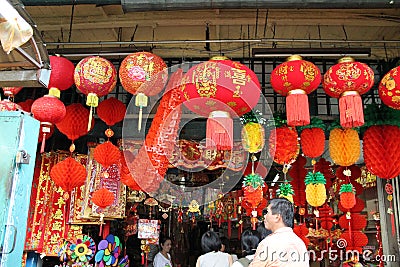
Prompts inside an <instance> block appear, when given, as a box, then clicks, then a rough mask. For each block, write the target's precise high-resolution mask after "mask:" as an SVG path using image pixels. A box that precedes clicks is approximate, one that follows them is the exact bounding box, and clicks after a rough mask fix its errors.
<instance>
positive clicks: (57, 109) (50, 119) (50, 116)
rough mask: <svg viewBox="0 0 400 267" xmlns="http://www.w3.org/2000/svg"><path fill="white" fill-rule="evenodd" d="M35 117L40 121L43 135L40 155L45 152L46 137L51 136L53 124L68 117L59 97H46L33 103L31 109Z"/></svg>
mask: <svg viewBox="0 0 400 267" xmlns="http://www.w3.org/2000/svg"><path fill="white" fill-rule="evenodd" d="M31 112H32V114H33V117H34V118H35V119H37V120H39V121H40V128H41V129H40V130H41V132H42V133H43V137H42V146H41V148H40V153H43V152H44V147H45V140H46V135H47V134H50V131H51V129H50V128H51V127H52V125H53V124H56V123H59V122H60V121H62V120H63V119H64V117H65V115H66V109H65V106H64V103H63V102H61V101H60V100H59V99H58V98H57V97H55V96H52V95H45V96H43V97H41V98H39V99H37V100H35V102H33V104H32V107H31Z"/></svg>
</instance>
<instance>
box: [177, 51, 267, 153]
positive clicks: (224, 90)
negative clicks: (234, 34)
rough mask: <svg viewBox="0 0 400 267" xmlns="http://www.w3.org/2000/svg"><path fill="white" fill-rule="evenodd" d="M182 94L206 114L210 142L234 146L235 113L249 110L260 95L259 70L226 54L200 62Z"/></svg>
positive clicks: (184, 81) (222, 146) (194, 108)
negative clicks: (257, 71) (228, 57)
mask: <svg viewBox="0 0 400 267" xmlns="http://www.w3.org/2000/svg"><path fill="white" fill-rule="evenodd" d="M181 97H182V99H183V101H184V103H185V105H186V107H187V108H189V109H190V110H191V111H193V112H195V113H197V114H199V115H202V116H206V117H208V118H209V119H208V120H207V131H206V137H207V140H206V146H207V147H215V146H216V148H217V149H219V150H229V149H231V148H232V146H233V122H232V117H234V116H235V117H236V116H241V115H243V114H245V113H247V112H249V111H250V110H251V109H252V108H253V107H254V106H255V105H256V104H257V102H258V99H259V98H260V83H259V81H258V78H257V76H256V74H255V73H254V72H253V71H252V70H250V69H249V68H248V67H246V66H245V65H243V64H241V63H238V62H234V61H231V60H228V59H227V58H225V57H216V58H212V59H211V60H209V61H207V62H203V63H200V64H198V65H196V66H194V67H192V68H191V69H189V71H188V72H187V73H186V74H185V75H184V77H183V79H182V87H181Z"/></svg>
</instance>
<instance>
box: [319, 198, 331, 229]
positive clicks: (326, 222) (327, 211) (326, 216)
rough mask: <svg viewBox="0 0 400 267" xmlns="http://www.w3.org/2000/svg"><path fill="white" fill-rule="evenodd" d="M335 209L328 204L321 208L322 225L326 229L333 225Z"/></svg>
mask: <svg viewBox="0 0 400 267" xmlns="http://www.w3.org/2000/svg"><path fill="white" fill-rule="evenodd" d="M332 216H333V210H332V208H331V207H329V205H328V204H324V205H323V206H322V207H321V208H319V218H320V222H321V227H322V228H324V229H326V230H331V229H332V227H333V218H332Z"/></svg>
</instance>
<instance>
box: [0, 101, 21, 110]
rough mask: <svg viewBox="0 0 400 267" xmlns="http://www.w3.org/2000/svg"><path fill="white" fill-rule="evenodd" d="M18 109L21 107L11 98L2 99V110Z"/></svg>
mask: <svg viewBox="0 0 400 267" xmlns="http://www.w3.org/2000/svg"><path fill="white" fill-rule="evenodd" d="M17 109H20V107H19V105H18V104H15V103H14V102H11V101H10V100H9V99H3V100H0V111H15V110H17Z"/></svg>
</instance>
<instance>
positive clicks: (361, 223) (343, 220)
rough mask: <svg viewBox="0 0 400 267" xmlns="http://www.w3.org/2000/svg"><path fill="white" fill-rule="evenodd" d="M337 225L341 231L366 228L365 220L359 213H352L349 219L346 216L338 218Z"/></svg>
mask: <svg viewBox="0 0 400 267" xmlns="http://www.w3.org/2000/svg"><path fill="white" fill-rule="evenodd" d="M349 224H350V225H349ZM339 225H340V227H341V228H343V229H349V227H351V229H352V230H362V229H364V228H365V227H366V226H367V219H366V218H365V216H364V215H361V214H360V213H352V214H351V216H350V219H349V218H347V217H346V215H343V216H340V218H339Z"/></svg>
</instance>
